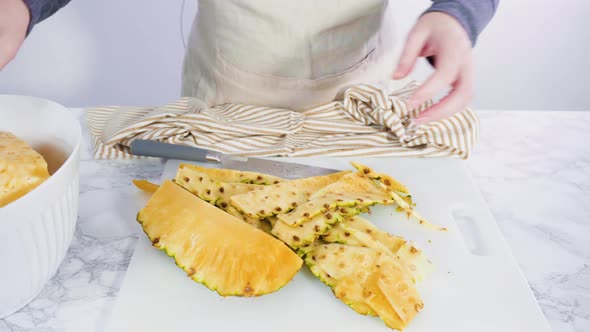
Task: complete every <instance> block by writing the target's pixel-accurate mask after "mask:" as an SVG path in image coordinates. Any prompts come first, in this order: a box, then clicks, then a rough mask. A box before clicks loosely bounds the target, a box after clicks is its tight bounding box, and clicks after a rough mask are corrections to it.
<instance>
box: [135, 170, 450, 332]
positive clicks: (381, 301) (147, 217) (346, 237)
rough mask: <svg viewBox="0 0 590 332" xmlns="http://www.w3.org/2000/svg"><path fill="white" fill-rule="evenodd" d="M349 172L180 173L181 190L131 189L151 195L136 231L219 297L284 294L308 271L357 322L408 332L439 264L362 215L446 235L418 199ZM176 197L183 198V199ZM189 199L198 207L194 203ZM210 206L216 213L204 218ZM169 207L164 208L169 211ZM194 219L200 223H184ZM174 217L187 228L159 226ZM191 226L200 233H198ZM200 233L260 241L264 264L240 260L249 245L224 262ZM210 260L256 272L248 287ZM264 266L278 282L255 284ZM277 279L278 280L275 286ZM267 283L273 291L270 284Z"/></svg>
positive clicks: (371, 175)
mask: <svg viewBox="0 0 590 332" xmlns="http://www.w3.org/2000/svg"><path fill="white" fill-rule="evenodd" d="M351 165H352V166H353V167H354V169H356V172H352V171H342V172H337V173H334V174H330V175H325V176H317V177H309V178H301V179H296V180H284V179H281V178H278V177H274V176H271V175H267V174H262V173H256V172H242V171H235V170H229V169H215V168H206V167H201V166H197V165H191V164H181V165H180V166H179V168H178V170H177V173H176V175H175V177H174V180H173V181H166V182H164V183H163V184H162V186H158V185H156V184H153V183H150V182H148V181H146V180H133V183H134V184H135V186H136V187H138V188H139V189H140V190H143V191H145V192H148V193H151V194H152V198H151V199H150V202H148V205H147V206H146V207H145V208H144V209H142V211H141V212H140V214H139V215H138V221H139V222H140V223H141V224H142V226H143V227H144V231H145V232H146V234H147V235H148V237H149V238H150V239H151V240H152V242H153V243H154V246H156V247H157V248H160V249H162V250H165V251H166V252H167V253H168V255H170V256H173V257H174V258H175V260H176V262H177V265H178V266H179V267H180V268H182V269H184V270H185V271H186V272H187V274H188V275H189V276H190V277H191V278H192V279H194V280H195V281H198V282H201V283H203V284H205V285H206V286H207V287H209V288H210V289H212V290H215V291H217V292H218V293H219V294H221V295H224V296H226V295H235V296H256V295H262V294H266V293H270V292H273V291H275V290H277V289H278V288H280V287H282V285H284V284H286V283H287V282H288V281H289V280H290V278H292V275H291V274H293V273H295V272H296V270H298V269H299V267H300V266H301V262H303V261H304V262H305V263H306V265H307V266H308V267H309V269H310V270H311V271H312V273H313V274H314V275H315V276H316V277H318V278H319V279H320V280H321V281H322V282H324V283H325V284H326V285H328V286H329V287H330V288H331V289H332V291H333V293H334V295H335V296H336V297H337V298H338V299H340V300H341V301H342V302H344V303H345V304H347V305H348V306H350V307H351V308H352V309H353V310H355V311H356V312H357V313H359V314H362V315H368V316H378V317H380V318H381V319H382V320H383V322H384V323H385V324H386V325H387V326H388V327H390V328H392V329H397V330H400V331H401V330H403V329H404V328H405V327H407V325H408V324H409V323H410V322H411V321H412V319H413V318H414V317H415V316H416V315H417V314H418V313H419V312H420V311H421V309H422V308H423V306H424V305H423V303H422V300H421V299H420V296H419V294H418V291H417V289H416V284H417V283H419V282H422V281H423V280H425V279H426V278H427V276H428V275H429V274H430V273H431V271H432V269H433V267H432V264H431V262H430V261H429V260H428V259H427V258H426V256H425V255H424V253H423V252H422V251H421V250H420V249H418V248H417V247H416V246H415V245H414V244H412V243H410V242H408V241H406V240H405V239H404V238H402V237H399V236H395V235H392V234H389V233H387V232H384V231H382V230H380V229H379V228H378V227H376V226H375V225H373V224H372V223H371V222H369V221H368V220H365V219H363V218H361V217H360V216H359V215H360V214H363V213H366V212H369V213H370V210H369V208H370V207H371V206H374V205H393V206H395V207H396V209H397V211H398V212H402V213H406V214H407V215H408V217H411V218H412V219H414V220H416V221H417V222H418V224H420V225H422V226H426V227H428V228H430V229H435V230H446V229H445V228H443V227H438V226H435V225H433V224H431V223H429V222H428V221H426V220H425V219H424V218H423V217H422V216H421V215H419V214H418V213H417V212H416V211H415V210H414V207H415V203H414V202H413V201H412V196H411V195H410V193H409V190H408V189H407V188H406V187H405V186H404V185H403V184H402V183H400V182H399V181H397V180H395V179H393V178H392V177H391V176H389V175H387V174H382V173H378V172H375V171H374V170H372V169H371V168H369V167H367V166H365V165H362V164H360V163H357V162H351ZM178 188H182V189H184V190H183V191H182V192H183V193H181V192H179V191H178ZM187 193H191V194H192V195H189V196H190V197H193V198H192V199H189V196H187ZM168 195H170V196H173V197H167V196H168ZM174 197H176V199H174ZM189 201H190V202H192V203H190V204H192V205H191V206H189ZM205 202H206V203H208V204H206V203H205ZM203 204H205V205H206V206H209V208H208V209H204V205H203ZM164 205H165V206H166V208H165V209H161V207H163V206H164ZM172 206H174V207H175V208H174V209H172V208H171V207H172ZM197 207H199V209H198V211H197ZM211 209H213V210H211ZM174 210H177V212H174ZM180 210H182V211H183V212H178V211H180ZM215 210H216V211H218V212H214V211H215ZM187 211H193V213H192V214H186V212H187ZM203 211H204V212H203ZM167 213H168V214H170V213H174V214H175V218H176V214H178V215H180V214H182V218H181V219H183V220H184V221H182V223H181V222H180V219H179V220H178V221H177V220H175V218H171V219H170V218H169V220H170V221H169V222H162V224H161V225H160V224H158V223H157V221H158V220H164V219H165V218H168V217H171V216H166V215H165V214H167ZM203 213H205V215H204V217H205V219H203ZM176 219H177V218H176ZM167 220H168V219H167ZM229 220H231V222H229ZM234 221H242V223H240V224H242V226H240V227H237V228H239V230H237V229H235V228H236V226H235V223H234ZM216 223H219V224H220V225H217V224H216ZM244 223H245V224H248V225H250V226H252V227H248V226H247V225H243V224H244ZM191 225H192V226H195V227H196V226H197V225H199V226H200V228H199V229H197V228H194V229H193V228H191V227H192V226H191ZM230 225H231V227H230ZM162 227H167V229H166V230H164V229H162ZM218 227H222V229H221V230H219V229H217V228H218ZM244 227H245V228H244ZM254 228H256V229H254ZM249 230H252V231H255V233H250V231H249ZM259 230H262V231H263V232H264V233H266V234H264V233H262V232H259ZM164 231H165V232H164ZM195 231H196V232H199V233H201V235H199V236H205V237H206V236H214V235H215V234H217V235H219V236H220V237H223V238H224V240H223V241H224V243H225V242H226V241H229V243H234V244H237V243H238V242H239V241H251V240H252V239H253V238H256V239H257V241H261V243H264V244H261V245H260V248H258V249H259V253H264V254H262V255H261V254H259V255H258V256H257V257H254V256H251V257H250V258H244V257H242V256H243V255H244V254H253V253H248V252H246V253H242V249H240V248H245V247H246V248H251V246H250V244H248V245H247V246H245V245H239V246H238V245H236V247H235V248H232V249H231V250H232V252H231V253H229V254H228V253H222V252H221V251H220V248H218V247H217V246H216V245H215V243H217V242H218V241H219V240H218V239H217V240H216V239H210V240H211V241H210V245H209V246H207V243H201V244H195V242H192V241H188V238H187V236H188V234H191V232H195ZM262 235H265V236H269V235H270V238H272V239H273V240H275V241H277V242H278V243H280V244H282V245H283V246H284V247H285V248H287V250H288V253H289V254H288V253H286V252H284V250H283V249H284V248H280V247H277V246H276V244H271V243H270V242H269V243H266V242H265V241H266V240H263V237H262ZM187 241H188V242H187ZM216 241H217V242H216ZM195 245H196V246H197V247H198V246H199V245H200V247H198V248H197V247H195ZM205 247H207V250H205ZM252 248H253V249H252V250H258V249H256V247H252ZM269 248H270V249H269ZM289 248H290V249H289ZM234 249H235V250H234ZM268 250H271V254H274V255H275V256H273V257H274V258H273V257H271V261H272V262H274V263H273V264H270V263H269V262H268V261H267V259H266V258H265V259H264V260H258V258H260V257H266V256H267V254H268V253H267V251H268ZM208 252H209V253H208ZM209 254H210V255H222V256H219V257H224V258H223V259H224V260H226V261H227V262H225V263H227V264H224V266H225V267H227V266H236V264H241V263H240V262H242V260H244V259H245V260H246V263H247V264H249V266H256V268H255V269H252V268H250V267H248V268H246V267H244V268H243V269H244V270H243V271H242V272H240V273H239V276H241V277H244V278H246V279H243V280H242V279H239V280H237V279H235V278H233V277H232V275H233V274H235V271H237V270H233V272H232V271H230V270H228V269H227V268H225V267H224V266H207V265H206V263H207V262H209V263H210V262H211V261H210V260H209V258H208V257H207V256H206V255H209ZM226 254H227V256H223V255H226ZM230 254H231V255H230ZM235 255H237V256H240V257H238V258H239V259H238V258H236V257H233V256H235ZM292 255H294V257H296V258H298V259H299V261H297V260H296V259H295V258H294V257H293V256H292ZM275 258H276V259H275ZM198 259H202V262H199V261H198ZM248 259H250V261H248ZM273 259H274V260H273ZM252 260H254V262H253V263H252ZM282 260H287V261H288V263H289V266H288V267H287V268H284V269H283V268H281V267H280V266H282V265H283V263H282ZM275 263H276V264H275ZM252 264H253V265H252ZM298 264H299V265H298ZM271 265H272V266H271ZM260 266H263V267H262V271H263V272H264V271H266V273H267V274H269V275H271V274H272V276H273V277H272V278H271V279H268V278H267V279H265V280H266V281H263V280H262V279H260V278H259V279H257V275H255V274H252V275H248V274H247V273H248V272H249V271H250V272H252V271H257V269H259V267H260ZM294 271H295V272H294ZM275 276H278V277H279V280H274V279H273V278H275ZM281 278H282V279H281ZM269 280H274V282H271V283H270V284H269Z"/></svg>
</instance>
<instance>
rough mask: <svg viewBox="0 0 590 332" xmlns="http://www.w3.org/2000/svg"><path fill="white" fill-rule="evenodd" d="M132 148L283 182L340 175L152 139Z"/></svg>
mask: <svg viewBox="0 0 590 332" xmlns="http://www.w3.org/2000/svg"><path fill="white" fill-rule="evenodd" d="M130 149H131V154H133V155H136V156H143V157H158V158H166V159H179V160H187V161H196V162H203V163H211V164H217V165H218V167H219V168H227V169H235V170H239V171H252V172H259V173H264V174H270V175H274V176H278V177H281V178H283V179H298V178H304V177H311V176H320V175H328V174H333V173H336V172H340V171H339V170H335V169H329V168H322V167H315V166H308V165H302V164H295V163H289V162H284V161H275V160H266V159H259V158H251V157H240V156H233V155H229V154H224V153H221V152H216V151H211V150H206V149H201V148H196V147H192V146H184V145H178V144H171V143H162V142H157V141H150V140H140V139H138V140H134V141H133V142H131V146H130Z"/></svg>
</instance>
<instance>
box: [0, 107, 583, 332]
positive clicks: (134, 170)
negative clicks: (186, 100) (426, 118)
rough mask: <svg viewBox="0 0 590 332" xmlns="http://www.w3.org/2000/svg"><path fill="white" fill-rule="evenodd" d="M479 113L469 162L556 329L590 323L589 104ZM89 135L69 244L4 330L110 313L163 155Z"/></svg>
mask: <svg viewBox="0 0 590 332" xmlns="http://www.w3.org/2000/svg"><path fill="white" fill-rule="evenodd" d="M73 111H74V112H78V114H79V115H80V114H81V111H80V110H73ZM478 113H479V115H480V117H481V122H482V128H481V137H480V143H479V145H478V146H477V148H476V151H475V153H474V155H473V156H472V158H471V159H470V160H469V161H468V164H469V168H470V169H471V172H472V175H473V177H474V179H475V181H476V183H477V185H478V186H479V188H480V190H481V192H482V193H483V196H484V198H485V199H486V201H487V203H488V204H489V207H490V209H491V211H492V213H493V215H494V217H495V218H496V220H497V222H498V224H499V226H500V229H501V231H502V233H503V234H504V237H505V238H506V240H507V242H508V244H509V245H510V247H511V249H512V252H513V254H514V256H515V257H516V259H517V261H518V262H519V264H520V267H521V269H522V270H523V272H524V274H525V276H526V278H527V279H528V281H529V283H530V285H531V287H532V289H533V291H534V294H535V296H536V298H537V300H538V301H539V303H540V305H541V307H542V309H543V312H544V313H545V315H546V317H547V318H548V320H549V322H550V324H551V325H552V327H553V329H554V330H555V331H558V332H582V331H590V144H589V143H588V142H590V112H525V111H482V112H478ZM84 137H85V141H84V143H85V146H84V149H83V152H82V157H81V164H80V210H79V218H78V224H77V228H76V233H75V236H74V239H73V242H72V244H71V247H70V250H69V252H68V254H67V256H66V258H65V259H64V261H63V263H62V264H61V266H60V268H59V270H58V272H57V274H56V275H55V276H54V277H53V278H52V279H51V280H50V281H49V282H48V284H47V285H46V287H45V288H44V289H43V291H42V292H41V294H40V295H39V297H38V298H37V299H35V300H34V301H33V302H31V303H30V304H29V305H28V306H26V307H25V308H23V309H22V310H20V311H19V312H17V313H15V314H13V315H11V316H8V317H7V318H5V319H3V320H0V331H2V332H4V331H76V332H77V331H97V332H98V331H104V327H105V326H106V323H107V321H108V318H109V317H110V313H111V310H112V308H113V305H114V303H115V301H116V298H117V294H118V292H119V288H120V285H121V282H122V281H123V279H124V278H125V272H126V270H127V265H128V263H129V260H130V258H131V255H132V253H133V250H134V247H135V244H136V241H137V239H138V235H139V234H140V232H141V229H140V227H139V225H138V224H137V223H136V222H135V214H136V213H137V211H138V210H139V209H140V208H141V203H142V199H138V197H139V195H141V194H140V193H138V191H137V190H136V189H135V187H133V186H132V184H131V180H132V179H134V178H147V179H151V180H154V181H158V180H159V177H160V174H161V172H162V170H163V163H162V162H161V161H159V160H127V161H97V160H93V159H92V157H91V153H90V144H89V142H90V140H89V137H88V131H87V130H86V129H85V128H84ZM143 199H144V200H145V197H144V198H143Z"/></svg>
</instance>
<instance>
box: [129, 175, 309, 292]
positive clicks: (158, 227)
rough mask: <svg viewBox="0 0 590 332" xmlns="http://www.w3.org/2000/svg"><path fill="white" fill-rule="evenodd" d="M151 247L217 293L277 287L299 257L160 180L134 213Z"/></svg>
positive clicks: (299, 262)
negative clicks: (159, 183)
mask: <svg viewBox="0 0 590 332" xmlns="http://www.w3.org/2000/svg"><path fill="white" fill-rule="evenodd" d="M137 220H138V222H139V223H140V224H141V225H142V227H143V230H144V232H145V233H146V235H147V236H148V237H149V239H150V240H151V241H152V243H153V244H154V246H155V247H156V248H159V249H161V250H164V251H165V252H166V253H167V254H168V255H169V256H172V257H174V260H175V261H176V264H177V265H178V266H179V267H180V268H182V269H183V270H184V271H185V272H186V273H187V274H188V276H189V277H190V278H191V279H193V280H194V281H196V282H199V283H202V284H204V285H205V286H206V287H208V288H209V289H211V290H214V291H216V292H217V293H219V294H220V295H222V296H259V295H263V294H267V293H271V292H275V291H277V290H278V289H279V288H281V287H283V286H284V285H286V284H287V283H288V282H289V281H290V280H291V279H292V278H293V276H294V275H295V274H296V273H297V271H299V269H300V268H301V265H302V260H301V258H299V256H297V255H296V254H295V253H294V252H293V251H291V249H289V247H287V246H286V245H285V244H284V243H282V242H281V241H279V240H277V239H275V238H274V237H272V236H270V235H268V234H265V233H264V232H262V231H260V230H258V229H256V228H253V227H250V226H248V225H246V224H244V223H243V222H241V221H240V220H239V219H237V218H235V217H233V216H231V215H230V214H228V213H226V212H224V211H222V210H220V209H218V208H216V207H214V206H212V205H210V204H208V203H207V202H205V201H203V200H201V199H200V198H198V197H196V196H195V195H192V194H191V193H189V192H188V191H186V190H185V189H183V188H182V187H180V186H179V185H177V184H175V183H173V182H172V181H165V182H164V183H163V184H162V185H161V186H160V188H159V189H158V190H157V191H156V192H155V193H154V195H152V197H151V198H150V200H149V201H148V203H147V205H146V206H145V207H144V208H143V209H142V210H141V211H140V212H139V214H138V215H137Z"/></svg>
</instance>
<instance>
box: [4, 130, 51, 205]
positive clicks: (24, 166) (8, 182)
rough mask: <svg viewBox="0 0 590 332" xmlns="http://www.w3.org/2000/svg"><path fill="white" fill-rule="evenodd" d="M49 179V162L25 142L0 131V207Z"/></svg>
mask: <svg viewBox="0 0 590 332" xmlns="http://www.w3.org/2000/svg"><path fill="white" fill-rule="evenodd" d="M48 178H49V171H48V168H47V162H46V161H45V159H44V158H43V156H42V155H41V154H39V153H38V152H37V151H35V150H34V149H33V148H32V147H31V146H29V145H28V144H27V143H26V142H25V141H23V140H21V139H19V138H18V137H16V136H15V135H13V134H12V133H8V132H3V131H0V207H3V206H6V205H8V204H10V203H12V202H14V201H16V200H17V199H19V198H21V197H23V196H24V195H26V194H28V193H29V192H31V191H32V190H34V189H35V188H37V187H38V186H39V185H41V183H43V182H45V181H46V180H47V179H48Z"/></svg>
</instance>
